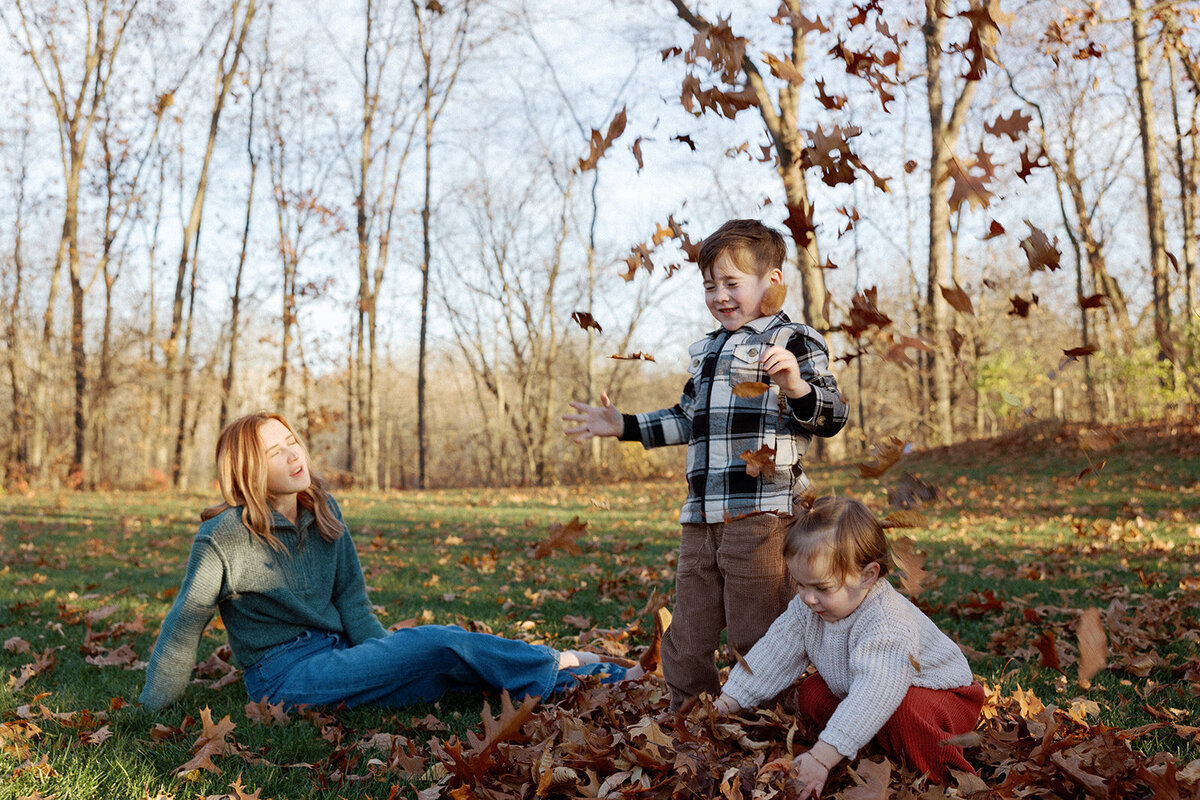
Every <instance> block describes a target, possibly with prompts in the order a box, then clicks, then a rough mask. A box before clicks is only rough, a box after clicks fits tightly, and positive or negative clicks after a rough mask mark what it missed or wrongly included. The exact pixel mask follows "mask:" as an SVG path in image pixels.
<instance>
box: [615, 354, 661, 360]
mask: <svg viewBox="0 0 1200 800" xmlns="http://www.w3.org/2000/svg"><path fill="white" fill-rule="evenodd" d="M609 358H615V359H616V360H618V361H653V360H654V356H652V355H650V354H649V353H630V354H629V355H627V356H623V355H621V354H620V353H613V354H612V355H611V356H609Z"/></svg>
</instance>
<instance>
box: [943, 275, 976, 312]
mask: <svg viewBox="0 0 1200 800" xmlns="http://www.w3.org/2000/svg"><path fill="white" fill-rule="evenodd" d="M938 288H939V289H941V291H942V297H944V298H946V302H947V303H949V304H950V306H951V307H952V308H953V309H954V310H955V311H958V312H961V313H963V314H970V315H971V316H975V307H974V306H973V305H971V298H970V296H969V295H968V294H967V293H966V292H964V291H963V290H962V288H961V287H960V286H959V285H958V284H957V283H956V284H954V286H940V285H939V286H938Z"/></svg>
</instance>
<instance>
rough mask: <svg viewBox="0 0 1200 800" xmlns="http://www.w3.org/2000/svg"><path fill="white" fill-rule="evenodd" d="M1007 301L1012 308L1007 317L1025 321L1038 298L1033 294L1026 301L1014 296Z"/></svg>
mask: <svg viewBox="0 0 1200 800" xmlns="http://www.w3.org/2000/svg"><path fill="white" fill-rule="evenodd" d="M1008 301H1009V302H1010V303H1012V308H1011V309H1009V311H1008V315H1009V316H1010V317H1013V316H1016V317H1021V318H1022V319H1025V318H1026V317H1028V316H1029V309H1030V307H1031V306H1034V305H1037V302H1038V296H1037V295H1036V294H1035V295H1033V296H1032V297H1031V298H1030V299H1028V300H1026V299H1025V298H1024V297H1021V296H1020V295H1016V294H1014V295H1013V296H1012V297H1010V298H1009V299H1008Z"/></svg>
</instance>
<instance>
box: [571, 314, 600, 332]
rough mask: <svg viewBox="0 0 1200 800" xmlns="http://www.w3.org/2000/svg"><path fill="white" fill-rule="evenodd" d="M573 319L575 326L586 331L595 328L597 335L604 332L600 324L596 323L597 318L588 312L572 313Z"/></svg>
mask: <svg viewBox="0 0 1200 800" xmlns="http://www.w3.org/2000/svg"><path fill="white" fill-rule="evenodd" d="M571 319H573V320H574V321H575V324H576V325H578V326H579V327H581V328H583V329H584V330H585V331H586V330H587V329H589V328H595V329H596V333H603V332H604V328H602V327H600V323H599V322H596V318H595V317H593V316H592V315H591V314H589V313H588V312H586V311H573V312H571Z"/></svg>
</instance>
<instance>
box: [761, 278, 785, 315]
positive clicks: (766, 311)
mask: <svg viewBox="0 0 1200 800" xmlns="http://www.w3.org/2000/svg"><path fill="white" fill-rule="evenodd" d="M786 297H787V287H786V286H784V285H783V284H782V283H776V284H774V285H772V286H768V287H767V290H766V291H765V292H763V296H762V300H761V301H760V302H759V304H758V313H760V314H762V315H763V316H764V317H769V316H771V315H773V314H778V313H779V311H780V310H781V309H782V308H783V301H784V299H785V298H786Z"/></svg>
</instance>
